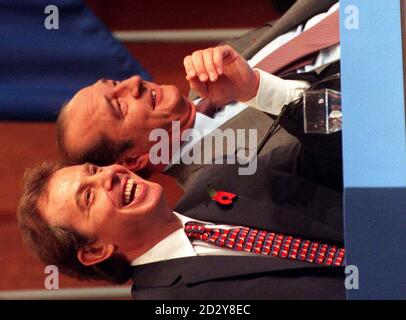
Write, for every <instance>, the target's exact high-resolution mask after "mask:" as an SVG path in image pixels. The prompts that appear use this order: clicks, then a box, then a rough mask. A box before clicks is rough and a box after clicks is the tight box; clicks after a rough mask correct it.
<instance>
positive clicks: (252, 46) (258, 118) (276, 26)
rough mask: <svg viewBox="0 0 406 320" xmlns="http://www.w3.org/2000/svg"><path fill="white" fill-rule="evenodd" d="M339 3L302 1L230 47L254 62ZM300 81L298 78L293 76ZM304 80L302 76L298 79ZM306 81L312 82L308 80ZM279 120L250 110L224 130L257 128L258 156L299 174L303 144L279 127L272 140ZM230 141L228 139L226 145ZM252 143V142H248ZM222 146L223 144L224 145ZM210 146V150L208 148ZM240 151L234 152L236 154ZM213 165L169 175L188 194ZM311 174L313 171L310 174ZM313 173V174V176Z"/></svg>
mask: <svg viewBox="0 0 406 320" xmlns="http://www.w3.org/2000/svg"><path fill="white" fill-rule="evenodd" d="M335 2H337V1H336V0H325V1H319V0H298V1H297V2H296V3H295V4H294V5H293V6H292V7H291V8H290V9H289V10H288V11H287V12H286V13H285V14H284V15H283V16H282V17H281V18H280V19H279V20H277V21H276V22H275V23H271V22H269V23H266V24H265V25H264V26H263V27H261V28H258V29H255V30H252V31H250V32H249V33H247V34H245V35H243V36H242V37H239V38H237V39H232V40H229V41H227V42H226V43H228V44H230V45H231V46H233V47H234V48H235V49H236V50H237V51H238V52H239V53H240V54H241V55H242V56H243V57H245V58H246V59H249V58H251V57H252V56H253V55H254V54H255V53H256V52H257V51H259V50H260V49H261V48H262V47H263V46H265V45H266V44H268V43H269V42H270V41H272V40H274V39H275V38H276V37H278V36H279V35H281V34H283V33H285V32H288V31H289V30H290V29H292V28H293V27H295V26H297V25H299V24H301V23H303V22H305V21H307V20H308V19H309V18H311V17H312V16H314V15H316V14H318V13H320V12H323V11H326V10H327V9H328V8H329V7H330V6H331V5H332V4H334V3H335ZM293 76H294V77H296V76H295V75H293ZM296 79H301V76H299V77H296ZM306 80H309V79H307V78H306ZM195 97H196V95H194V94H193V93H191V94H190V95H189V98H190V99H193V98H195ZM274 120H275V118H274V117H272V116H270V115H268V114H266V113H264V112H261V111H259V110H256V109H254V108H247V109H246V110H244V111H242V112H241V113H239V114H238V115H237V116H236V117H234V118H232V119H230V120H229V121H227V122H226V123H224V124H223V125H222V126H221V127H220V129H222V130H224V129H228V128H230V129H238V128H244V129H248V128H256V129H257V138H258V146H261V148H260V149H259V150H258V155H259V156H261V155H265V154H269V153H272V154H273V157H274V161H273V163H272V168H273V169H276V170H281V171H285V172H297V170H301V169H299V168H298V167H297V163H296V161H297V158H298V157H299V156H300V153H301V152H302V151H301V147H302V146H301V143H299V140H298V139H297V137H295V136H294V135H293V134H290V133H288V132H287V131H286V130H285V129H284V128H283V127H281V126H279V127H278V130H277V131H276V132H275V134H274V135H272V139H271V137H269V136H267V133H268V131H269V129H270V128H271V126H272V124H273V122H274ZM204 141H205V142H204V143H203V144H202V145H204V146H205V147H204V151H203V150H202V151H201V153H203V152H207V150H208V149H212V148H214V145H213V142H212V141H211V136H210V135H209V136H208V137H206V138H205V139H204ZM225 141H226V140H225V139H224V142H225ZM246 141H248V139H246ZM221 143H222V142H221ZM208 145H210V147H207V146H208ZM221 148H223V150H224V154H225V155H226V154H227V152H228V151H226V150H228V149H227V147H226V146H225V144H223V145H222V146H221ZM235 151H236V150H233V152H234V153H235ZM211 168H212V166H211V165H205V164H187V165H185V164H182V163H181V164H176V165H174V166H172V168H170V169H169V170H168V171H167V172H166V173H167V174H169V175H171V176H173V177H175V178H176V179H177V182H178V184H179V185H180V186H181V187H182V189H184V190H187V189H188V188H189V186H190V185H191V184H193V183H194V181H195V180H196V179H198V177H199V176H200V174H201V173H202V171H205V170H211ZM310 171H311V170H310ZM310 171H309V172H310Z"/></svg>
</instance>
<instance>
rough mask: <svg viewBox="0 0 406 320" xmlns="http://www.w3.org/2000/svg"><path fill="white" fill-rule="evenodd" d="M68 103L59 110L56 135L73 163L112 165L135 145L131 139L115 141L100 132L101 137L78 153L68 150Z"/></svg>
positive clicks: (61, 149) (62, 150) (59, 143)
mask: <svg viewBox="0 0 406 320" xmlns="http://www.w3.org/2000/svg"><path fill="white" fill-rule="evenodd" d="M67 105H68V103H64V104H63V105H62V107H61V111H60V112H59V115H58V120H57V122H56V137H57V143H58V147H59V150H60V151H61V153H62V156H63V157H64V158H65V159H66V160H67V161H69V162H70V163H71V164H78V163H85V162H90V163H93V164H96V165H99V166H106V165H111V164H113V163H115V162H116V161H117V159H118V157H119V156H120V155H121V154H122V153H123V152H124V151H126V150H128V149H131V148H132V147H133V146H134V143H133V141H132V140H131V139H123V140H120V141H113V140H112V139H110V138H109V137H107V136H106V135H105V134H100V135H99V137H98V138H97V139H96V140H95V141H94V142H93V143H91V144H90V145H89V146H87V147H86V148H85V149H84V150H81V151H80V152H77V153H74V152H72V151H71V150H68V148H67V146H66V127H67V121H68V120H67V119H66V118H67V116H66V106H67Z"/></svg>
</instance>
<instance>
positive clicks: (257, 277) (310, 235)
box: [132, 156, 345, 299]
mask: <svg viewBox="0 0 406 320" xmlns="http://www.w3.org/2000/svg"><path fill="white" fill-rule="evenodd" d="M271 160H272V159H271V158H270V157H269V156H267V157H262V158H261V159H260V160H259V162H258V165H259V166H258V170H257V172H256V174H255V175H252V176H238V169H237V167H236V166H224V167H221V166H217V167H214V168H213V170H210V171H206V172H205V175H204V177H201V180H200V181H199V182H197V183H195V184H193V185H191V186H190V189H189V190H188V192H187V193H186V194H185V196H184V197H183V198H182V199H181V201H180V202H179V203H178V205H177V206H176V208H175V211H177V212H180V213H182V214H185V215H187V216H190V217H192V218H196V219H199V220H204V221H210V222H215V223H225V224H232V225H244V226H251V227H256V228H261V229H265V230H269V231H274V232H277V233H282V234H285V235H292V236H299V237H302V238H304V239H309V240H318V241H323V242H325V243H329V244H337V245H340V246H341V245H342V244H343V222H342V198H341V194H339V193H337V192H334V191H332V190H331V189H328V188H325V187H322V186H320V185H317V184H315V183H313V182H311V181H310V180H306V179H304V178H301V177H298V176H294V175H290V174H287V173H283V172H279V171H275V170H272V169H269V166H270V161H271ZM207 185H210V186H211V187H213V188H215V189H216V190H222V191H230V192H234V193H236V194H237V195H238V197H239V198H238V200H237V201H236V202H235V203H234V205H233V207H232V208H231V209H228V210H223V209H220V208H219V207H218V206H217V204H216V203H215V202H213V201H212V200H210V198H209V196H208V194H207V192H206V187H207ZM133 270H134V273H133V281H134V286H133V290H132V295H133V297H134V298H135V299H344V297H345V290H344V272H343V268H342V267H326V266H320V265H316V264H312V263H308V262H301V261H292V260H287V259H281V258H272V257H264V256H255V257H251V256H249V257H247V256H221V257H219V256H200V257H189V258H180V259H173V260H168V261H163V262H156V263H150V264H146V265H142V266H137V267H134V268H133Z"/></svg>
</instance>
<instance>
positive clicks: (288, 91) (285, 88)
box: [241, 68, 310, 116]
mask: <svg viewBox="0 0 406 320" xmlns="http://www.w3.org/2000/svg"><path fill="white" fill-rule="evenodd" d="M254 70H257V71H258V72H259V75H260V80H259V87H258V91H257V95H256V96H255V97H254V98H252V99H251V100H249V101H245V102H244V101H241V103H244V104H245V105H247V106H250V107H254V108H256V109H258V110H261V111H264V112H267V113H270V114H273V115H276V116H277V115H279V113H280V112H281V110H282V108H283V106H284V105H285V104H288V103H290V102H292V101H294V100H296V99H298V98H300V97H301V96H302V94H303V92H304V91H305V90H306V89H308V88H309V87H310V84H309V83H308V82H307V81H302V80H284V79H282V78H279V77H277V76H274V75H273V74H270V73H267V72H265V71H263V70H260V69H256V68H255V69H254Z"/></svg>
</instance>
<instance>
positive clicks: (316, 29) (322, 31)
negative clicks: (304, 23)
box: [255, 10, 340, 75]
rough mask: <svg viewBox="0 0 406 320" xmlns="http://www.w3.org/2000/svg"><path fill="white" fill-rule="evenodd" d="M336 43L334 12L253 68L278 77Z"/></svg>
mask: <svg viewBox="0 0 406 320" xmlns="http://www.w3.org/2000/svg"><path fill="white" fill-rule="evenodd" d="M338 43H340V32H339V10H336V11H335V12H333V13H332V14H330V15H328V16H327V17H326V18H324V19H323V20H321V21H320V22H319V23H317V24H316V25H314V26H313V27H311V28H309V29H307V30H306V31H304V32H302V33H301V34H300V35H298V36H297V37H295V38H293V39H292V40H290V41H288V42H287V43H285V44H284V45H283V46H281V47H280V48H278V49H276V50H275V51H273V52H272V53H270V54H269V55H268V56H266V57H265V58H264V59H263V60H261V61H260V62H259V63H258V64H257V65H256V66H255V68H258V69H262V70H264V71H266V72H269V73H273V74H279V75H280V74H282V73H287V72H289V71H292V70H296V69H298V68H300V67H303V66H305V65H307V64H309V63H311V62H312V61H314V59H315V54H317V52H319V51H320V50H322V49H325V48H328V47H330V46H332V45H336V44H338Z"/></svg>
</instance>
